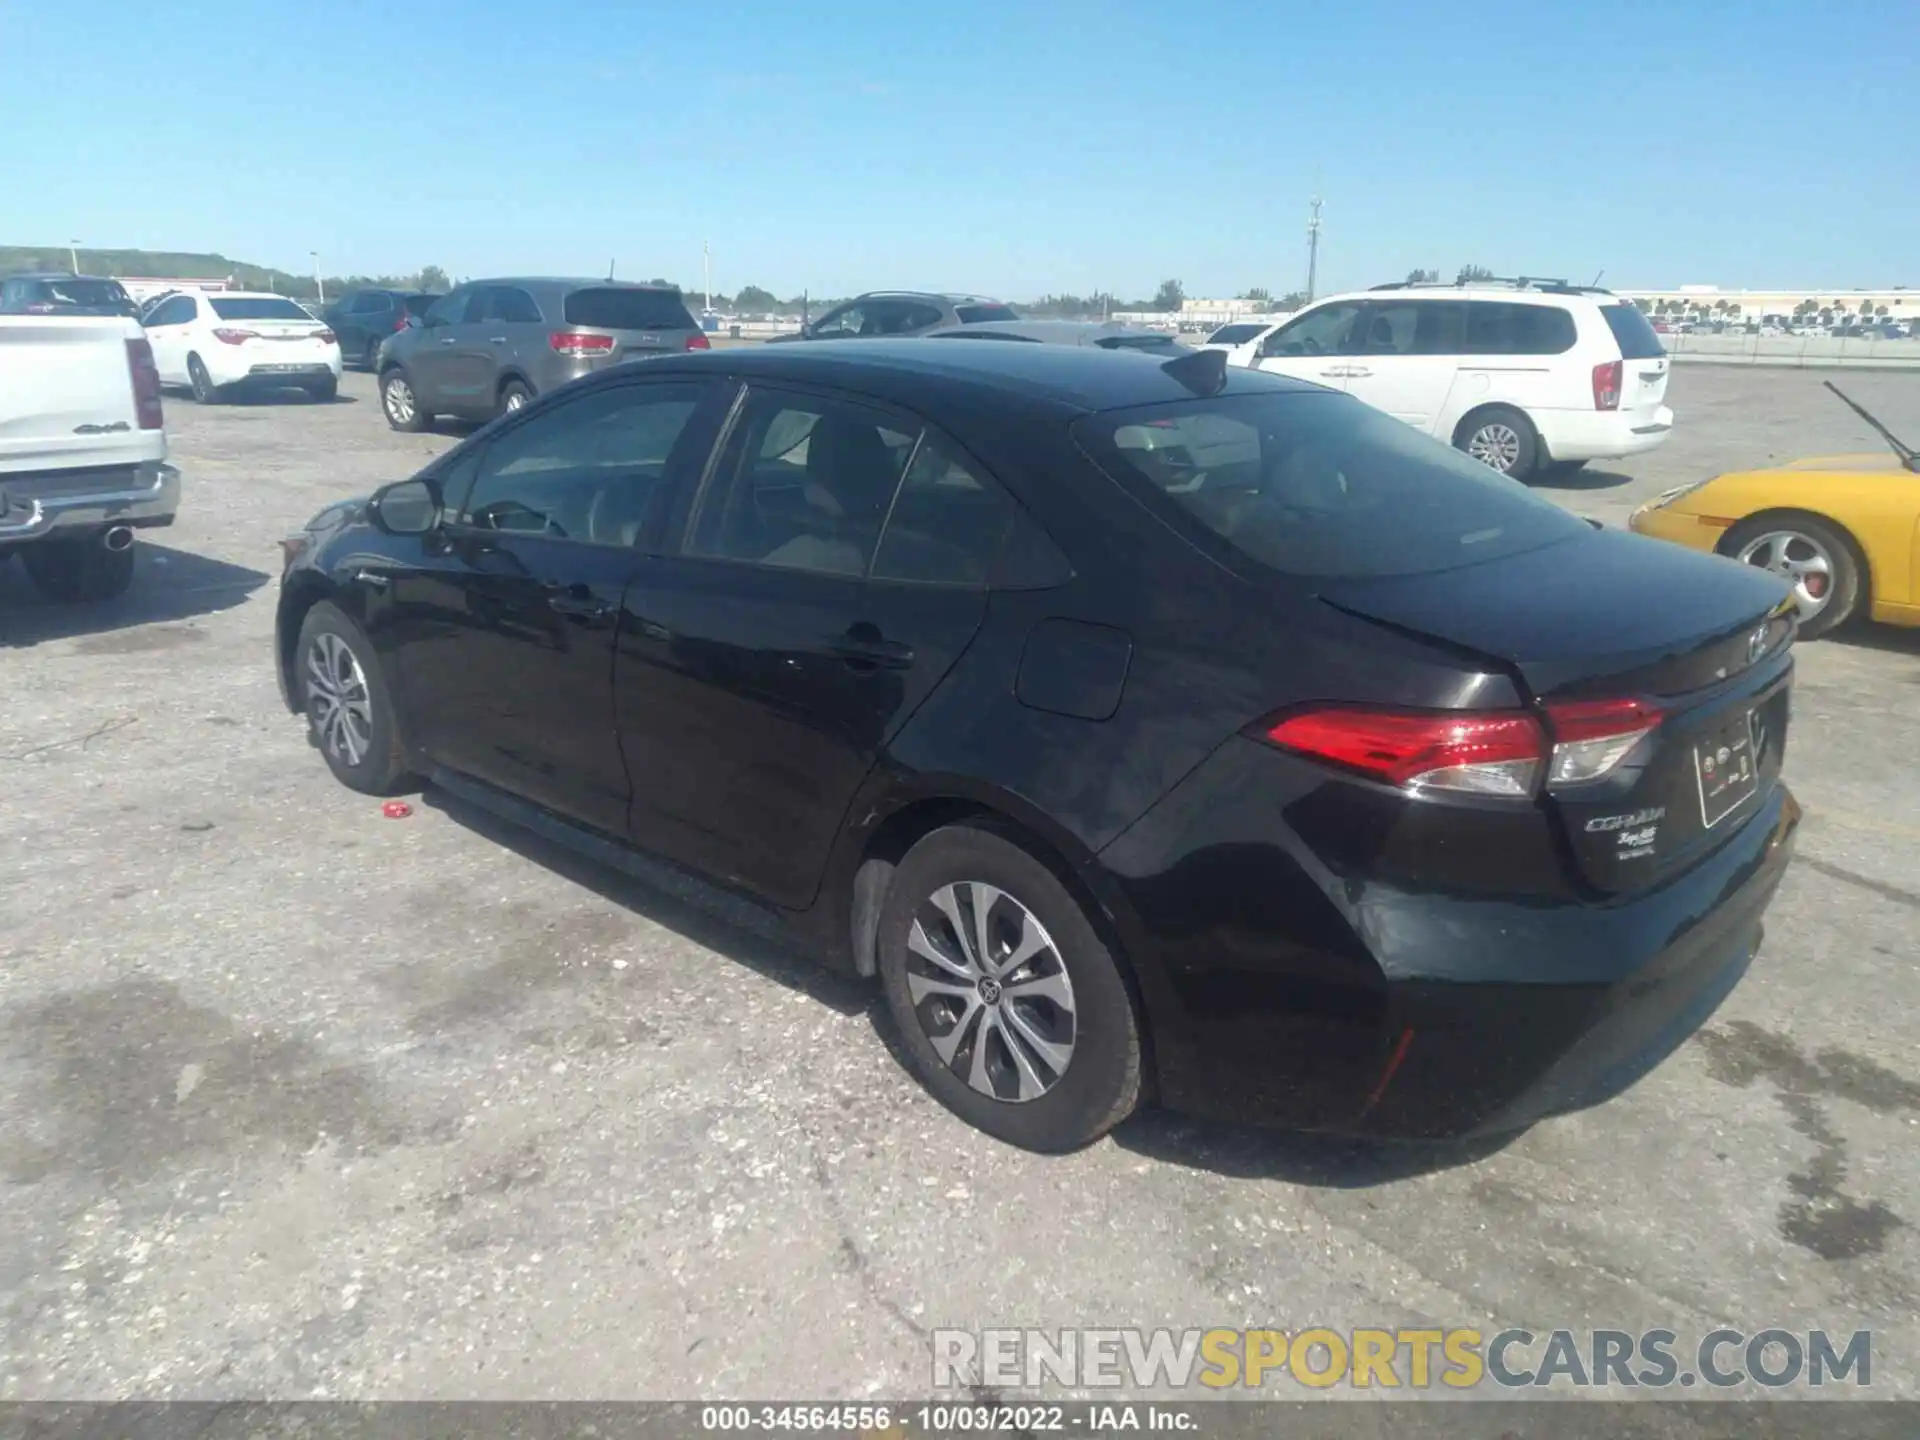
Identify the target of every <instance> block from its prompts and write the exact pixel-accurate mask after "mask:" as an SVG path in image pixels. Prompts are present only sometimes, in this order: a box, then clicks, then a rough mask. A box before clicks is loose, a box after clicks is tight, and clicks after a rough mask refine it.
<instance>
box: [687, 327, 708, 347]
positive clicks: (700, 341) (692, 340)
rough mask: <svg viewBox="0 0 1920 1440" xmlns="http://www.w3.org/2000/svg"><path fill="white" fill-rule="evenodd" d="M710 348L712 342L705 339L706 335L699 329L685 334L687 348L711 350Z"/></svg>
mask: <svg viewBox="0 0 1920 1440" xmlns="http://www.w3.org/2000/svg"><path fill="white" fill-rule="evenodd" d="M712 348H713V342H712V341H711V340H709V339H707V337H706V335H705V334H704V333H703V332H701V331H699V330H696V331H694V332H693V333H692V334H691V335H689V336H687V349H689V350H711V349H712Z"/></svg>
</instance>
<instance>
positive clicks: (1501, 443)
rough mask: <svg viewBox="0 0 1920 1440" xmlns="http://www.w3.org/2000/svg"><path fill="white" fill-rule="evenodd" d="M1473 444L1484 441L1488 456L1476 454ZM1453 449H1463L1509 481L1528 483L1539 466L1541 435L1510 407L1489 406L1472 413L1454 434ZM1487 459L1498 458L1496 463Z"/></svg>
mask: <svg viewBox="0 0 1920 1440" xmlns="http://www.w3.org/2000/svg"><path fill="white" fill-rule="evenodd" d="M1476 441H1483V442H1484V448H1485V450H1486V452H1487V453H1485V454H1475V453H1474V447H1475V443H1476ZM1453 444H1454V448H1455V449H1456V450H1464V451H1466V452H1467V454H1469V455H1473V456H1474V458H1475V459H1476V460H1479V461H1481V463H1483V464H1484V465H1486V466H1487V468H1488V469H1490V470H1493V471H1495V472H1497V473H1499V474H1501V475H1505V476H1506V477H1507V478H1508V479H1509V480H1519V481H1522V482H1524V481H1527V480H1531V479H1532V478H1533V474H1534V471H1535V470H1537V469H1538V468H1539V465H1540V455H1541V447H1540V432H1539V431H1538V430H1535V429H1534V428H1533V422H1532V421H1531V420H1529V419H1527V417H1526V416H1525V415H1522V414H1521V413H1520V412H1519V411H1518V410H1515V409H1514V408H1513V407H1512V406H1509V405H1489V406H1487V407H1486V408H1485V409H1484V410H1475V411H1474V412H1473V413H1472V414H1471V415H1469V416H1467V418H1466V419H1464V420H1462V421H1461V422H1460V427H1459V428H1458V429H1457V430H1455V431H1454V432H1453ZM1490 456H1498V457H1499V460H1500V463H1496V462H1495V460H1494V459H1492V458H1489V457H1490Z"/></svg>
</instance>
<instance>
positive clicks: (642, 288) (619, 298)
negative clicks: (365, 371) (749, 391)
mask: <svg viewBox="0 0 1920 1440" xmlns="http://www.w3.org/2000/svg"><path fill="white" fill-rule="evenodd" d="M707 348H708V341H707V337H706V335H705V333H704V332H703V331H702V330H701V329H700V326H699V324H698V323H697V322H696V321H695V320H694V318H693V315H692V314H691V312H689V311H688V309H687V306H686V302H685V301H683V300H682V299H681V298H680V292H679V291H678V290H673V289H667V288H663V287H661V286H658V285H626V284H621V283H618V282H615V281H611V280H470V281H468V282H467V283H466V284H464V285H460V286H456V287H455V288H454V289H453V290H452V291H451V292H450V293H448V294H446V295H443V296H441V297H440V298H439V299H438V300H436V301H435V302H434V303H433V305H432V306H430V307H429V308H428V310H427V313H426V314H425V315H424V316H422V317H421V318H420V320H419V321H418V322H417V323H413V324H409V325H408V327H407V328H406V329H404V330H398V331H396V332H394V333H393V334H392V335H391V336H389V337H388V338H387V339H386V340H385V341H384V342H383V343H382V344H381V346H380V354H379V357H378V360H377V361H376V364H377V366H378V369H379V372H380V408H381V409H382V410H383V411H385V412H386V417H387V423H388V424H389V425H391V426H392V427H393V428H394V429H396V430H409V431H412V430H425V429H426V428H427V427H428V426H430V425H431V424H432V423H433V421H434V418H435V417H436V416H439V415H455V416H459V417H461V418H463V419H469V420H488V419H491V418H492V417H493V416H495V415H503V414H505V413H506V412H508V411H509V410H518V409H519V408H520V407H521V406H522V405H524V404H526V403H527V402H528V401H529V400H531V399H533V398H534V397H535V396H536V395H544V394H546V392H547V391H549V390H552V389H555V388H556V387H558V386H561V385H564V384H566V383H567V382H568V381H569V380H577V379H579V378H580V377H581V376H582V375H589V374H592V373H593V372H594V371H596V370H604V369H606V368H608V367H609V366H612V365H620V364H624V363H625V362H627V361H629V360H647V359H651V358H653V357H656V356H660V355H678V354H681V353H683V352H685V351H688V350H705V349H707Z"/></svg>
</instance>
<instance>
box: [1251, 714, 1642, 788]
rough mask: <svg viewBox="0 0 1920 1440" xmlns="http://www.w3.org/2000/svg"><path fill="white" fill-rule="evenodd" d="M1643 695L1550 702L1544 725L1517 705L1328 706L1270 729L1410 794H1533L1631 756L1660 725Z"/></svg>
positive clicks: (1290, 744) (1591, 775) (1269, 734)
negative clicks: (1439, 708) (1452, 708)
mask: <svg viewBox="0 0 1920 1440" xmlns="http://www.w3.org/2000/svg"><path fill="white" fill-rule="evenodd" d="M1660 718H1661V715H1660V711H1659V710H1658V709H1656V708H1655V707H1653V706H1651V705H1647V704H1645V703H1643V702H1641V701H1638V700H1575V701H1567V702H1560V703H1556V704H1551V705H1548V706H1547V728H1546V729H1545V730H1543V729H1542V728H1541V725H1540V722H1539V721H1538V720H1536V719H1535V718H1534V717H1533V716H1532V715H1531V714H1528V713H1525V712H1522V711H1517V710H1482V711H1476V712H1435V711H1424V712H1409V711H1400V710H1362V709H1357V708H1351V707H1346V706H1328V707H1324V708H1321V709H1315V710H1307V711H1302V712H1300V713H1297V714H1294V715H1289V716H1287V717H1286V718H1285V719H1283V720H1281V721H1279V722H1278V723H1277V724H1274V725H1272V726H1270V727H1268V728H1267V730H1266V732H1265V733H1266V738H1267V740H1268V741H1270V742H1271V743H1273V744H1275V745H1278V746H1279V747H1280V748H1281V749H1283V750H1291V751H1293V752H1294V753H1295V754H1297V755H1305V756H1308V757H1309V758H1311V759H1314V760H1320V761H1324V762H1325V763H1327V764H1329V765H1338V766H1340V767H1341V768H1342V769H1346V770H1352V771H1355V772H1357V773H1359V774H1362V775H1365V776H1368V777H1369V778H1371V779H1374V780H1379V781H1381V782H1383V783H1385V784H1388V785H1393V786H1396V787H1398V788H1399V789H1402V790H1408V791H1413V792H1416V793H1417V792H1422V791H1448V792H1451V793H1454V794H1465V795H1488V796H1499V795H1504V796H1509V797H1513V798H1524V797H1526V796H1529V795H1532V794H1533V793H1534V791H1535V789H1536V788H1538V786H1539V784H1540V783H1541V781H1542V780H1544V781H1545V783H1546V784H1547V785H1549V786H1559V785H1584V784H1587V783H1589V782H1591V781H1594V780H1598V779H1600V778H1602V777H1603V776H1605V775H1608V774H1611V773H1612V772H1613V770H1614V769H1615V768H1616V767H1618V766H1619V765H1620V763H1621V762H1622V761H1624V760H1625V759H1626V758H1627V756H1628V755H1630V754H1631V753H1632V752H1633V749H1634V747H1635V746H1636V745H1638V744H1639V743H1640V741H1641V740H1642V739H1643V738H1644V737H1645V736H1646V735H1648V734H1650V733H1651V732H1652V731H1653V730H1654V729H1655V728H1656V727H1658V725H1659V724H1660Z"/></svg>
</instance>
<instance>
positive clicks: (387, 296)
mask: <svg viewBox="0 0 1920 1440" xmlns="http://www.w3.org/2000/svg"><path fill="white" fill-rule="evenodd" d="M439 298H440V297H439V296H438V295H429V294H427V293H426V292H424V291H419V290H374V289H368V290H349V291H347V292H346V294H344V295H342V296H341V297H340V298H339V299H337V300H335V301H333V302H331V303H330V304H328V305H327V306H326V307H325V308H324V309H323V311H322V312H321V315H320V318H321V319H323V320H325V321H326V322H327V325H328V326H329V327H330V328H331V329H332V330H333V333H334V334H335V335H337V336H339V337H340V356H341V358H342V359H343V360H345V361H346V362H347V363H348V364H349V365H359V366H360V367H362V368H363V369H366V370H373V369H376V368H378V361H379V358H380V342H381V341H382V340H385V339H386V338H387V336H389V335H391V334H393V332H394V331H396V330H404V329H406V328H407V322H408V321H409V320H414V319H418V318H419V317H421V316H423V315H425V314H426V313H427V307H428V306H430V305H432V304H433V302H434V301H436V300H438V299H439Z"/></svg>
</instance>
